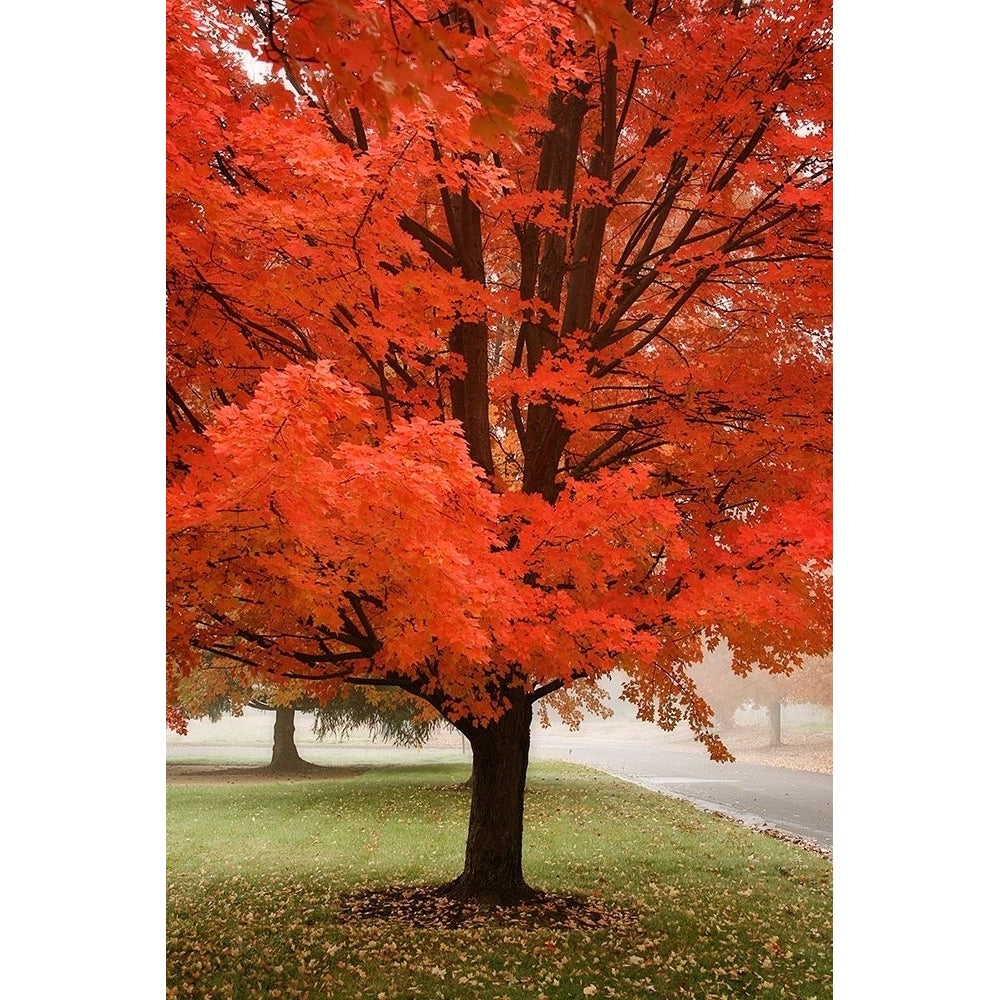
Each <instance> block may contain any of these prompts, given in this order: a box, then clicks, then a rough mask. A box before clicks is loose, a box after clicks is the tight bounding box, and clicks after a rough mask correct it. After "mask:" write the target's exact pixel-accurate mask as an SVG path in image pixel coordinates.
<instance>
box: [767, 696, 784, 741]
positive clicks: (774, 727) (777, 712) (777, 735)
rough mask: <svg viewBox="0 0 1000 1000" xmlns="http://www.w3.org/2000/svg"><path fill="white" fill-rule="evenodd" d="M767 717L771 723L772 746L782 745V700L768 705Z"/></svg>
mask: <svg viewBox="0 0 1000 1000" xmlns="http://www.w3.org/2000/svg"><path fill="white" fill-rule="evenodd" d="M767 718H768V720H769V721H770V723H771V746H773V747H780V746H781V702H780V701H777V700H775V701H772V702H770V703H769V704H768V706H767Z"/></svg>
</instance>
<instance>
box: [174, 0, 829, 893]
mask: <svg viewBox="0 0 1000 1000" xmlns="http://www.w3.org/2000/svg"><path fill="white" fill-rule="evenodd" d="M830 55H831V53H830V11H829V5H828V3H825V2H819V3H813V2H795V0H772V2H766V3H765V2H739V0H737V2H735V3H726V4H723V3H721V2H719V0H717V2H715V3H707V2H703V0H677V2H672V3H670V4H669V5H668V4H663V3H661V2H659V0H634V2H623V0H586V2H585V0H577V2H572V0H567V2H556V3H553V2H551V0H504V2H503V3H500V2H498V0H482V2H469V3H464V4H448V3H442V2H435V0H420V2H416V3H408V4H403V3H401V2H399V0H340V2H337V3H329V2H324V3H320V2H318V0H315V2H314V0H304V2H298V3H294V4H293V3H290V2H284V3H282V2H274V0H232V2H229V3H222V4H215V3H213V4H208V3H203V2H199V0H170V2H169V3H168V194H167V211H168V229H167V258H168V260H167V263H168V289H169V307H168V364H167V413H168V460H169V469H170V485H169V529H168V530H169V546H170V548H169V585H168V597H169V615H168V650H169V656H168V685H172V684H174V683H176V678H178V677H181V676H183V675H185V674H186V673H188V672H190V671H191V670H192V669H196V668H197V664H198V661H199V658H200V657H201V656H202V655H203V653H204V651H208V652H210V653H212V654H213V655H214V656H215V657H225V658H227V659H228V660H229V662H231V663H232V664H233V670H234V671H236V672H243V673H245V676H246V678H247V679H248V681H250V682H252V680H253V679H254V678H258V679H259V678H265V679H266V680H267V682H268V683H272V684H274V683H277V684H280V683H283V682H288V683H292V682H294V683H302V682H307V683H308V684H309V685H310V686H311V688H312V689H314V690H316V691H318V692H322V691H324V690H325V691H332V690H335V689H336V688H337V686H338V685H342V684H358V685H369V686H387V685H391V686H396V687H398V688H400V689H402V690H403V691H406V692H408V693H410V694H412V695H415V696H417V697H419V698H421V699H423V700H425V701H426V702H428V703H430V704H431V705H432V706H434V708H436V709H437V710H438V711H439V712H441V713H442V714H443V715H444V716H445V717H446V718H448V719H449V720H450V721H451V722H452V723H453V724H454V725H455V726H457V727H458V728H459V730H461V732H462V733H463V734H464V735H465V736H466V737H467V738H468V740H469V742H470V744H471V747H472V751H473V778H472V801H471V811H470V824H469V836H468V841H467V849H466V862H465V869H464V871H463V873H462V874H461V875H460V876H459V877H458V878H457V879H456V880H455V881H454V882H452V883H451V884H450V885H449V886H448V887H447V891H448V892H449V893H451V894H452V895H454V896H457V897H475V898H490V899H499V900H511V899H518V898H523V897H525V896H527V895H530V894H531V890H530V889H529V887H528V886H527V884H526V883H525V880H524V877H523V872H522V856H521V828H522V818H523V803H524V783H525V772H526V768H527V761H528V742H529V728H530V723H531V718H532V711H533V706H534V705H535V704H536V703H537V702H538V701H539V700H540V699H542V698H548V699H550V700H549V702H548V704H550V705H552V706H553V707H554V708H555V709H556V710H558V711H561V712H563V713H566V714H568V715H570V716H571V715H572V713H573V711H574V709H575V707H576V706H577V705H578V704H579V703H580V699H581V698H582V699H588V698H591V697H592V695H593V686H592V685H593V684H594V683H595V682H597V681H598V680H599V679H600V678H601V677H602V676H604V675H606V674H607V673H608V672H610V671H611V670H613V669H615V668H622V669H624V670H625V671H627V673H628V675H629V682H628V684H627V685H626V688H625V692H624V693H625V696H626V697H627V698H629V699H630V700H631V701H633V702H634V703H635V705H636V706H637V711H638V714H639V715H640V717H642V718H645V719H653V720H655V721H657V722H658V723H660V724H661V725H663V726H666V727H671V726H673V725H675V724H677V723H678V722H679V721H680V720H682V719H683V720H685V721H687V723H688V724H689V725H690V726H691V727H692V728H693V729H694V731H695V732H696V734H697V735H698V737H699V738H700V739H701V740H702V741H703V742H704V743H705V744H706V746H707V747H708V749H709V751H710V753H711V754H712V755H713V756H714V757H717V758H725V757H726V756H727V752H726V750H725V747H724V746H723V745H722V744H721V742H720V741H719V739H718V737H717V735H716V734H715V733H714V732H713V731H712V728H711V711H710V709H709V708H708V706H707V705H706V703H705V702H704V700H703V699H702V698H701V697H700V696H699V694H698V692H697V691H696V689H695V685H694V684H693V682H692V680H691V678H690V676H689V673H688V670H687V669H686V668H687V666H688V665H689V664H691V663H693V662H696V661H697V660H698V659H699V658H700V656H701V649H702V643H703V642H706V643H708V644H709V645H710V646H711V645H714V644H717V643H719V642H721V641H722V640H725V642H726V643H727V644H728V645H729V647H730V648H731V649H732V651H733V657H734V666H735V667H736V668H738V669H739V668H746V667H749V666H750V665H759V666H760V667H762V668H764V669H776V670H780V669H784V668H786V667H788V666H789V665H795V664H797V663H798V662H800V659H801V657H802V655H803V654H808V653H819V652H823V651H825V650H827V649H828V648H829V646H830V599H831V594H830V580H829V574H828V570H829V562H830V545H831V540H830V499H831V490H830V474H831V469H830V453H831V426H830V425H831V395H830V374H831V372H830V284H831V273H830V257H831V213H830V198H831V194H830V190H831V159H830V157H831V142H832V135H831V121H830V118H831V79H830V73H831V68H830Z"/></svg>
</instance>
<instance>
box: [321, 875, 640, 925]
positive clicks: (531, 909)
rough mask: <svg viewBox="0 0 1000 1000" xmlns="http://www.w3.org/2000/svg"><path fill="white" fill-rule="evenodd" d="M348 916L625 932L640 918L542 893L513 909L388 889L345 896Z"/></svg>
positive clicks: (421, 890) (595, 902)
mask: <svg viewBox="0 0 1000 1000" xmlns="http://www.w3.org/2000/svg"><path fill="white" fill-rule="evenodd" d="M340 903H341V906H342V908H343V912H344V914H345V915H349V916H350V917H352V918H354V919H357V920H387V921H391V922H393V923H403V924H409V925H412V926H415V927H424V928H427V927H429V928H443V929H454V928H457V927H467V926H475V925H477V924H484V923H489V922H492V921H495V920H497V919H500V920H502V921H503V923H504V925H505V926H510V925H513V926H516V927H520V928H523V929H524V930H536V929H538V928H542V927H547V928H549V927H550V928H554V929H559V930H590V929H594V928H598V927H615V928H623V927H625V926H626V925H630V924H632V923H634V922H636V920H637V917H636V916H635V915H633V914H631V913H629V912H627V911H625V910H621V909H618V908H616V907H613V906H610V905H609V904H607V903H605V902H603V901H602V900H600V899H597V898H585V897H580V896H557V895H553V894H550V893H544V892H539V893H537V894H536V895H535V896H533V897H532V898H531V899H529V900H524V901H522V902H518V903H511V904H508V905H502V904H491V903H476V902H474V901H459V900H456V899H452V898H450V897H449V896H447V895H446V892H445V890H444V889H442V888H433V887H424V886H417V887H414V886H387V887H385V888H379V889H364V890H353V891H351V892H347V893H344V894H343V895H342V896H341V897H340Z"/></svg>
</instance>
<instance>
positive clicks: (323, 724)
mask: <svg viewBox="0 0 1000 1000" xmlns="http://www.w3.org/2000/svg"><path fill="white" fill-rule="evenodd" d="M171 708H172V710H173V711H174V712H175V713H177V714H178V715H180V716H183V717H185V718H189V719H190V718H209V719H211V720H212V721H213V722H217V721H218V720H219V719H221V718H222V717H223V716H224V715H235V716H240V715H242V713H243V709H244V708H254V709H257V710H258V711H264V712H274V743H273V746H272V749H271V761H270V764H269V765H268V766H269V767H270V768H271V769H272V770H274V771H277V772H282V773H289V772H297V771H298V772H301V771H306V770H310V769H311V768H313V767H314V766H315V765H313V764H311V763H309V762H308V761H306V760H303V759H302V757H301V756H300V754H299V751H298V747H297V746H296V743H295V713H296V712H299V713H300V714H304V715H311V716H312V720H313V722H312V730H313V733H314V734H315V735H316V737H317V738H318V739H321V740H322V739H324V738H326V737H327V736H330V735H334V736H337V737H338V738H341V739H343V738H344V737H345V736H346V735H347V734H348V733H350V732H352V731H353V730H356V729H367V730H368V732H369V734H370V735H371V738H372V740H381V741H382V742H385V743H396V744H400V745H405V746H421V745H422V744H424V743H426V742H427V740H428V738H429V737H430V735H431V734H432V733H433V732H434V730H435V729H437V728H438V727H439V725H441V723H442V722H443V720H442V718H441V716H440V715H432V714H431V713H430V712H428V711H427V709H426V708H424V707H423V706H422V705H421V704H420V703H419V702H417V701H416V700H415V699H413V698H410V697H408V696H406V695H403V694H401V693H400V692H396V691H391V692H390V691H386V692H381V691H379V692H370V691H363V690H360V689H357V688H351V689H341V690H340V691H338V692H337V694H336V695H335V696H334V697H332V698H331V699H330V700H329V701H326V702H320V701H318V700H317V699H316V698H315V697H314V696H307V695H299V696H298V697H295V698H293V699H292V700H291V701H289V692H287V691H285V690H283V689H279V688H274V689H269V688H264V687H260V686H258V687H255V688H250V687H245V686H241V685H240V683H239V682H238V680H237V679H235V678H234V677H233V676H230V675H228V674H227V673H226V671H225V670H224V669H219V668H212V667H207V668H206V670H203V671H195V672H193V673H192V674H190V675H188V677H186V678H184V680H183V681H182V682H181V684H180V685H179V686H178V693H177V704H176V705H174V706H171Z"/></svg>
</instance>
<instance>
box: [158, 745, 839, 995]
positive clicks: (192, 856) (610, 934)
mask: <svg viewBox="0 0 1000 1000" xmlns="http://www.w3.org/2000/svg"><path fill="white" fill-rule="evenodd" d="M332 773H336V772H332ZM467 775H468V766H467V765H466V766H462V765H445V764H423V765H416V766H399V765H395V766H390V767H376V768H372V769H370V770H367V771H365V772H364V773H361V774H358V773H356V772H355V773H351V772H348V773H347V774H346V775H345V776H344V777H335V778H331V779H329V780H327V779H323V780H315V781H299V782H281V781H260V782H254V783H233V784H228V783H213V784H170V785H168V787H167V995H168V996H169V997H197V998H199V1000H202V998H203V1000H210V998H227V1000H228V998H237V1000H238V998H248V1000H249V998H255V1000H256V998H262V997H287V998H300V1000H305V998H309V1000H334V998H350V1000H354V998H371V1000H400V998H406V997H428V998H447V997H461V998H466V997H469V998H475V1000H491V998H492V1000H501V998H509V1000H521V998H531V1000H545V998H548V1000H557V998H559V1000H561V998H582V997H617V998H632V997H670V998H676V997H691V998H698V1000H717V998H740V1000H750V998H761V1000H764V998H779V997H782V998H796V1000H806V998H811V997H816V998H829V997H831V996H832V983H831V979H832V899H831V887H832V871H831V865H830V862H829V861H827V860H825V859H823V858H822V857H819V856H818V855H815V854H812V853H810V852H808V851H806V850H803V849H802V848H799V847H794V846H791V845H788V844H785V843H782V842H781V841H778V840H775V839H772V838H770V837H767V836H764V835H762V834H757V833H753V832H751V831H749V830H747V829H745V828H743V827H740V826H738V825H736V824H734V823H731V822H730V821H728V820H725V819H722V818H719V817H716V816H713V815H709V814H706V813H702V812H699V811H697V810H696V809H694V808H693V807H692V806H689V805H688V804H686V803H683V802H681V801H679V800H675V799H670V798H666V797H664V796H660V795H657V794H655V793H652V792H647V791H644V790H642V789H639V788H636V787H635V786H632V785H628V784H626V783H624V782H619V781H616V780H614V779H611V778H608V777H606V776H605V775H601V774H598V773H597V772H595V771H591V770H588V769H584V768H578V767H574V766H571V765H565V764H548V763H546V764H534V763H533V764H532V765H531V768H530V770H529V774H528V792H527V797H526V806H525V837H524V849H525V875H526V877H527V879H528V881H529V882H530V883H531V884H532V885H534V886H536V887H537V888H539V889H543V890H545V891H546V892H547V893H552V894H556V895H561V896H573V897H578V898H579V899H580V900H581V902H580V904H579V906H578V907H577V908H562V909H560V910H558V912H553V913H547V912H546V911H542V912H541V913H533V912H531V911H530V910H525V909H514V910H498V911H493V912H486V913H472V912H468V911H467V912H465V913H463V914H456V913H455V912H453V911H451V910H448V911H447V912H446V911H445V910H442V911H440V915H435V913H434V912H433V911H432V910H430V909H428V906H427V901H426V899H423V897H422V896H421V895H420V894H417V895H415V896H414V897H413V901H412V903H408V902H407V900H406V898H405V894H404V892H403V891H401V890H399V889H396V890H395V892H394V895H393V899H394V907H395V910H394V912H386V911H383V912H379V911H378V908H377V907H375V908H373V907H372V892H373V891H374V890H378V889H381V888H384V887H401V886H405V887H409V888H415V887H419V886H427V885H433V884H436V883H441V882H444V881H446V880H448V879H449V878H451V877H453V876H454V875H456V874H457V873H458V872H459V871H460V870H461V867H462V858H463V851H464V838H465V824H466V821H467V806H468V791H467V790H466V789H464V788H462V787H461V783H462V781H463V780H464V779H465V778H466V777H467ZM387 910H388V908H387Z"/></svg>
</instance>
